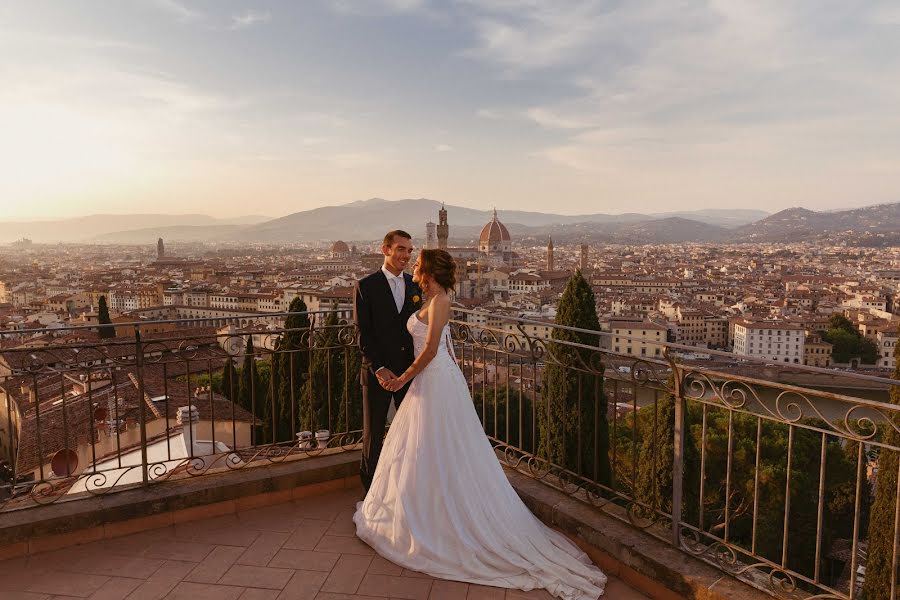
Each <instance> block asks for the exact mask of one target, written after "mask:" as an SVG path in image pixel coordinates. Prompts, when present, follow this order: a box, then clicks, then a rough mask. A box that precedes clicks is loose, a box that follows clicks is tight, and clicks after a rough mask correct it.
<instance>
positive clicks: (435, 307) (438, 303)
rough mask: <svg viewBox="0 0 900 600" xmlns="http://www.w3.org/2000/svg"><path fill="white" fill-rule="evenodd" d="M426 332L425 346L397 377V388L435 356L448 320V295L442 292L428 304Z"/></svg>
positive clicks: (419, 371) (420, 370)
mask: <svg viewBox="0 0 900 600" xmlns="http://www.w3.org/2000/svg"><path fill="white" fill-rule="evenodd" d="M426 314H427V315H428V332H427V333H426V334H425V348H423V349H422V352H421V353H419V355H418V356H417V357H416V360H414V361H413V364H411V365H410V366H409V368H408V369H406V370H405V371H404V372H403V374H402V375H400V377H398V378H397V386H396V387H397V389H400V388H401V387H403V386H404V385H406V384H407V383H408V382H409V381H410V380H412V378H413V377H415V376H416V375H418V374H419V373H421V372H422V369H424V368H425V367H427V366H428V363H430V362H431V361H432V360H433V359H434V357H435V356H437V352H438V347H439V346H440V344H441V339H442V335H443V333H444V325H446V324H447V321H449V320H450V297H449V296H447V295H446V294H442V295H440V296H437V297H436V298H434V299H433V300H432V301H431V303H430V304H429V305H428V310H427V311H426Z"/></svg>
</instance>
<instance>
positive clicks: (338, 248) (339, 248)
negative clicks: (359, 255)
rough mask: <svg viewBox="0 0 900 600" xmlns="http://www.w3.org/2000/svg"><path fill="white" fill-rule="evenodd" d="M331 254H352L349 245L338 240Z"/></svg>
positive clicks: (332, 247)
mask: <svg viewBox="0 0 900 600" xmlns="http://www.w3.org/2000/svg"><path fill="white" fill-rule="evenodd" d="M331 252H332V253H337V252H350V247H349V246H348V245H347V243H346V242H342V241H340V240H338V241H336V242H335V243H334V244H332V246H331Z"/></svg>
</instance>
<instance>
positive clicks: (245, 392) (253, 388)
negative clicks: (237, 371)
mask: <svg viewBox="0 0 900 600" xmlns="http://www.w3.org/2000/svg"><path fill="white" fill-rule="evenodd" d="M261 392H262V390H260V386H259V373H257V370H256V357H255V350H254V349H253V336H252V335H248V336H247V347H246V349H245V350H244V364H243V366H242V367H241V387H240V395H239V398H238V404H239V405H240V407H241V408H243V409H244V410H246V411H247V412H249V413H250V414H251V415H253V419H254V421H256V420H258V419H259V416H260V415H259V407H260V405H261V403H262V402H263V398H261V397H260V394H261ZM256 429H257V427H256V426H255V425H254V426H253V428H252V431H253V432H254V433H253V437H252V440H251V443H252V444H253V445H256V444H257V443H258V436H257V434H256Z"/></svg>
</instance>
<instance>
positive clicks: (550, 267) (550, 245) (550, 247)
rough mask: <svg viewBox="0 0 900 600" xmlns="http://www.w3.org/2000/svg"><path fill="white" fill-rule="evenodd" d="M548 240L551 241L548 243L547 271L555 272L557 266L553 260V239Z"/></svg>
mask: <svg viewBox="0 0 900 600" xmlns="http://www.w3.org/2000/svg"><path fill="white" fill-rule="evenodd" d="M548 240H549V241H548V242H547V270H548V271H553V270H554V266H555V264H554V260H553V238H552V237H551V238H548Z"/></svg>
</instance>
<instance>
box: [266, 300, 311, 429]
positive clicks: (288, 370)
mask: <svg viewBox="0 0 900 600" xmlns="http://www.w3.org/2000/svg"><path fill="white" fill-rule="evenodd" d="M288 311H289V312H290V313H292V314H291V315H290V316H288V318H287V319H286V320H285V324H284V328H285V332H284V334H283V335H282V336H281V339H280V340H279V341H278V345H277V347H276V354H275V364H276V366H275V369H274V371H275V373H276V377H277V386H276V390H277V394H276V399H275V414H276V415H277V418H276V427H275V440H274V441H276V442H288V441H293V440H294V439H295V435H296V433H297V432H298V431H300V430H299V429H298V428H297V426H296V425H297V417H298V415H299V408H300V399H301V398H302V396H303V385H304V382H305V381H306V379H307V377H308V376H309V354H310V349H309V342H308V338H304V337H303V336H304V332H308V331H309V315H308V314H307V307H306V303H305V302H303V300H302V299H301V298H299V297H298V298H294V299H293V300H292V301H291V305H290V307H288Z"/></svg>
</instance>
